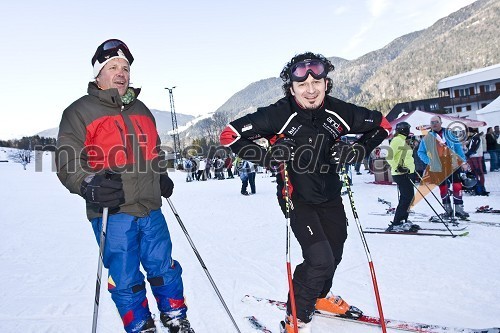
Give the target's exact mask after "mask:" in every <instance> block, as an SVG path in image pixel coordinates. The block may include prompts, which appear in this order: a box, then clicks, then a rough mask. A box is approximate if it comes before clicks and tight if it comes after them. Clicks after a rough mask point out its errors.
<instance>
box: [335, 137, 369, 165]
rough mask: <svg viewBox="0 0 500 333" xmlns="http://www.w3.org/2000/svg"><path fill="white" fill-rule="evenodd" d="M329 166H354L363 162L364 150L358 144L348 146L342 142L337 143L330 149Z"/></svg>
mask: <svg viewBox="0 0 500 333" xmlns="http://www.w3.org/2000/svg"><path fill="white" fill-rule="evenodd" d="M330 152H331V154H332V155H331V158H330V163H331V164H356V163H361V162H363V159H364V158H365V152H366V148H365V146H363V145H362V144H360V143H357V142H355V143H353V144H348V143H345V142H344V141H337V142H335V143H334V144H333V146H332V148H330Z"/></svg>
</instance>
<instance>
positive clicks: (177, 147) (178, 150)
mask: <svg viewBox="0 0 500 333" xmlns="http://www.w3.org/2000/svg"><path fill="white" fill-rule="evenodd" d="M174 88H175V86H173V87H172V88H165V89H167V90H168V93H169V96H170V113H171V115H172V138H173V139H174V164H175V166H177V165H178V164H179V162H180V159H181V156H180V154H181V142H180V140H179V128H178V127H177V116H176V114H175V106H174V93H173V90H174Z"/></svg>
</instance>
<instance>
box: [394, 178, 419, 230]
mask: <svg viewBox="0 0 500 333" xmlns="http://www.w3.org/2000/svg"><path fill="white" fill-rule="evenodd" d="M392 179H393V180H394V181H395V182H396V184H397V185H398V190H399V203H398V207H397V208H396V212H395V213H394V220H393V222H392V223H393V224H400V223H402V222H403V221H405V220H407V219H408V209H409V208H410V205H411V202H412V201H413V197H414V196H415V191H414V186H413V184H414V183H415V174H414V173H410V174H404V175H393V176H392ZM412 182H413V183H412Z"/></svg>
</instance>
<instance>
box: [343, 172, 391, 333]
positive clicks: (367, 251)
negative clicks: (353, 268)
mask: <svg viewBox="0 0 500 333" xmlns="http://www.w3.org/2000/svg"><path fill="white" fill-rule="evenodd" d="M342 173H343V175H344V184H345V186H346V189H347V194H348V196H349V202H350V204H351V210H352V215H353V216H354V221H356V226H357V227H358V232H359V235H360V237H361V242H362V243H363V247H364V249H365V254H366V258H367V259H368V266H369V267H370V274H371V277H372V283H373V290H374V292H375V299H376V301H377V309H378V314H379V316H380V326H381V327H382V332H384V333H387V327H386V324H385V318H384V312H383V310H382V301H381V300H380V292H379V290H378V282H377V277H376V275H375V268H374V266H373V261H372V256H371V254H370V249H369V248H368V243H367V242H366V238H365V234H364V233H363V228H362V227H361V222H360V221H359V218H358V212H357V211H356V206H355V205H354V197H353V195H352V190H351V185H349V178H348V176H347V171H346V167H345V164H343V165H342Z"/></svg>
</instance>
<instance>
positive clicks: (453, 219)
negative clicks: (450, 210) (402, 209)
mask: <svg viewBox="0 0 500 333" xmlns="http://www.w3.org/2000/svg"><path fill="white" fill-rule="evenodd" d="M415 173H416V174H417V175H418V178H419V180H420V183H423V184H424V185H425V187H427V189H428V190H429V192H430V193H431V194H432V196H433V197H434V199H436V201H437V203H438V204H439V205H440V206H441V208H443V210H444V211H445V212H446V208H444V205H443V204H442V203H441V201H440V200H439V199H438V197H436V195H435V194H434V192H432V190H431V189H430V187H429V185H427V183H426V182H425V180H424V179H423V178H422V176H420V174H419V173H418V172H415ZM414 186H415V184H414ZM415 188H416V187H415ZM416 189H417V191H418V192H419V193H420V195H421V196H422V198H424V199H425V197H424V195H423V194H422V192H421V191H420V190H419V189H418V188H416ZM425 201H426V202H427V203H428V204H429V206H430V207H431V208H432V210H433V211H434V213H435V214H436V216H437V217H438V218H439V219H440V220H441V221H442V222H443V223H444V221H443V219H442V218H441V215H439V214H438V213H437V212H436V210H435V209H434V208H433V207H432V206H431V204H430V203H429V201H427V200H425ZM451 220H452V221H455V218H454V216H452V218H451Z"/></svg>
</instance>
